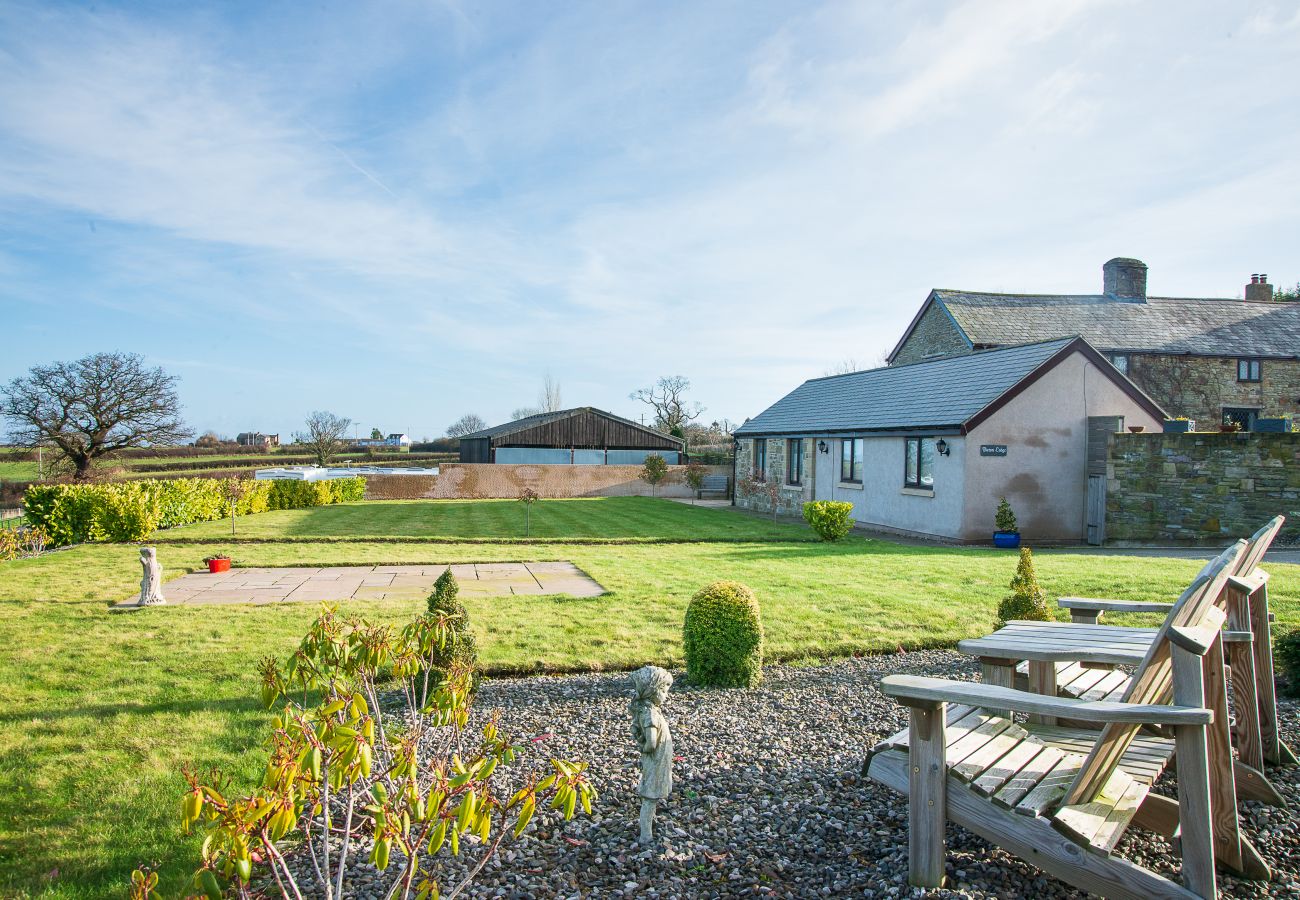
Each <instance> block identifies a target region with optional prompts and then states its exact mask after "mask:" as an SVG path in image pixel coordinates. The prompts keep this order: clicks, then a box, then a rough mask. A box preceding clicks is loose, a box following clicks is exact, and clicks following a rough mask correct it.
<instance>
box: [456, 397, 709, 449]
mask: <svg viewBox="0 0 1300 900" xmlns="http://www.w3.org/2000/svg"><path fill="white" fill-rule="evenodd" d="M586 413H590V414H591V415H595V416H600V417H601V418H603V419H608V420H610V421H612V422H618V423H619V424H620V425H625V426H627V427H630V428H635V429H637V430H638V431H643V432H645V433H646V434H648V435H651V436H652V437H655V438H657V439H659V440H662V441H668V442H671V443H675V444H677V445H678V446H679V447H685V446H686V442H685V441H683V440H682V439H681V438H678V437H674V436H673V435H671V434H665V433H664V432H662V431H658V430H656V429H654V428H650V427H649V426H646V425H642V424H641V423H640V422H633V421H632V420H631V419H625V418H623V417H622V416H616V415H614V414H613V413H611V412H606V411H605V410H603V409H596V408H595V407H594V406H578V407H575V408H573V409H561V410H557V411H556V412H544V413H537V414H536V415H532V416H525V417H524V418H522V419H515V420H514V421H513V422H506V423H505V424H502V425H494V426H492V427H491V428H484V429H482V430H481V431H475V432H471V433H470V434H463V435H461V436H460V439H461V440H462V441H467V440H474V439H476V438H491V439H493V440H495V439H496V438H501V437H506V436H508V435H511V434H515V433H518V432H522V431H528V430H529V429H531V428H536V427H538V426H539V425H546V424H549V423H551V422H558V421H560V420H561V419H569V418H572V417H574V416H578V415H583V414H586Z"/></svg>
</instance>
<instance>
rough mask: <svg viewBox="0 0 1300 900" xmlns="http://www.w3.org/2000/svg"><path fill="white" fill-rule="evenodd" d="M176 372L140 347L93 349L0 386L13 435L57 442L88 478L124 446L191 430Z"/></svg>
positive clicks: (179, 436) (163, 440)
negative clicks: (149, 361) (149, 360)
mask: <svg viewBox="0 0 1300 900" xmlns="http://www.w3.org/2000/svg"><path fill="white" fill-rule="evenodd" d="M177 380H178V379H177V378H176V376H174V375H168V374H167V373H166V372H164V371H163V370H162V369H158V368H155V369H150V368H146V367H145V364H144V358H143V357H141V356H139V355H138V354H135V353H95V354H92V355H90V356H87V357H84V358H82V359H79V360H76V361H75V362H67V363H65V362H56V363H51V364H50V365H48V366H33V367H32V369H31V371H30V372H29V373H28V374H27V375H26V376H24V377H21V378H15V379H14V380H13V381H11V382H9V384H8V385H5V386H4V387H2V388H0V414H3V415H4V416H5V417H6V418H7V419H8V420H9V421H10V429H9V431H10V437H11V438H12V439H13V440H14V441H15V442H16V443H20V444H25V445H27V446H33V447H34V446H39V445H44V446H49V447H53V448H54V449H55V451H56V452H57V453H58V454H59V455H61V456H62V457H63V458H64V459H65V460H66V461H67V463H68V465H69V466H70V467H71V468H72V470H73V473H74V475H75V477H76V478H78V479H84V478H88V477H90V473H91V468H92V467H93V466H94V465H95V463H96V461H98V460H101V459H104V458H106V457H109V456H111V455H112V454H114V453H116V452H118V451H120V450H125V449H127V448H129V447H143V446H146V445H159V444H176V443H179V442H181V441H184V440H186V439H187V438H189V436H190V434H191V432H190V431H189V429H187V428H186V427H185V423H184V422H183V421H182V419H181V402H180V398H179V397H177V395H176V383H177Z"/></svg>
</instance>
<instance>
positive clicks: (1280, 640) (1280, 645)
mask: <svg viewBox="0 0 1300 900" xmlns="http://www.w3.org/2000/svg"><path fill="white" fill-rule="evenodd" d="M1273 661H1274V662H1275V663H1276V664H1277V668H1278V671H1279V672H1281V674H1282V678H1283V679H1284V681H1285V690H1286V693H1287V694H1289V695H1290V696H1292V697H1300V628H1293V629H1291V630H1290V631H1284V632H1282V633H1280V634H1279V635H1278V636H1277V638H1276V639H1274V641H1273Z"/></svg>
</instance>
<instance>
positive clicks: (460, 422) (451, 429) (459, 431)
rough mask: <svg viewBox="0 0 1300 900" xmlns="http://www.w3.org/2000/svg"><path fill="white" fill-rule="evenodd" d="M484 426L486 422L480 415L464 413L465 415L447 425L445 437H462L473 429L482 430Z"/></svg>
mask: <svg viewBox="0 0 1300 900" xmlns="http://www.w3.org/2000/svg"><path fill="white" fill-rule="evenodd" d="M484 428H487V422H484V421H483V417H482V416H476V415H474V413H465V415H463V416H461V417H460V418H459V419H457V420H456V421H455V422H452V423H451V424H450V425H448V426H447V437H463V436H464V435H467V434H471V433H473V432H475V431H482V430H483V429H484Z"/></svg>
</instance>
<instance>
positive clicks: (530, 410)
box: [510, 406, 541, 419]
mask: <svg viewBox="0 0 1300 900" xmlns="http://www.w3.org/2000/svg"><path fill="white" fill-rule="evenodd" d="M540 412H541V410H540V409H538V408H537V407H536V406H521V407H519V408H518V409H516V410H515V411H514V412H512V413H510V418H511V419H526V418H528V417H529V416H535V415H537V414H538V413H540Z"/></svg>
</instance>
